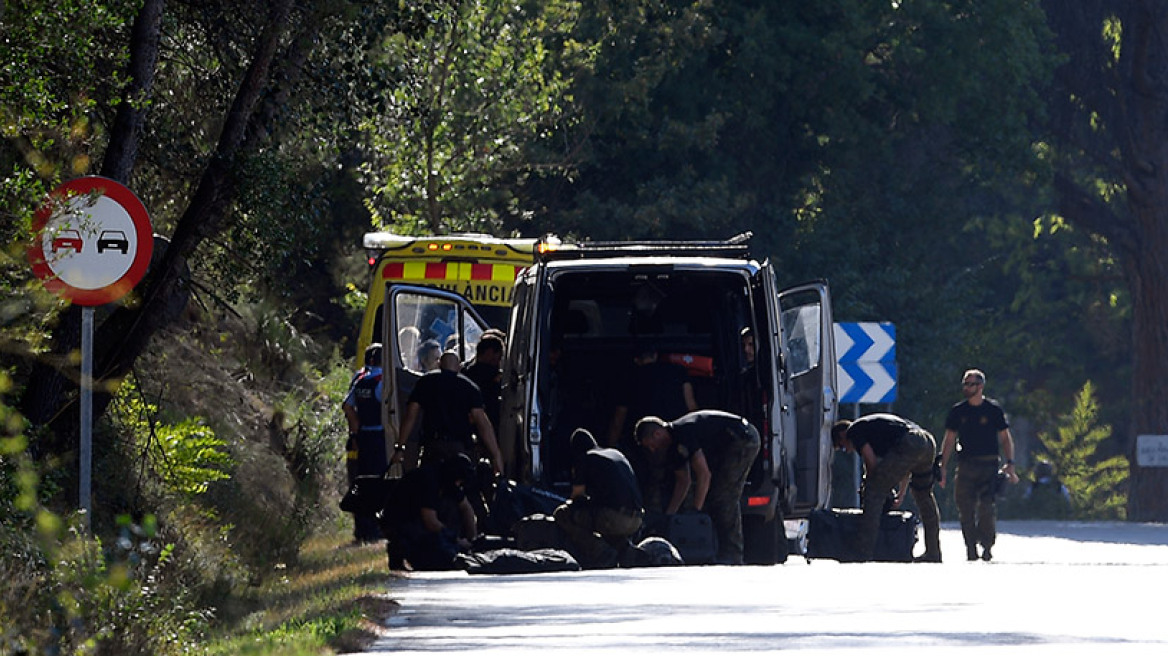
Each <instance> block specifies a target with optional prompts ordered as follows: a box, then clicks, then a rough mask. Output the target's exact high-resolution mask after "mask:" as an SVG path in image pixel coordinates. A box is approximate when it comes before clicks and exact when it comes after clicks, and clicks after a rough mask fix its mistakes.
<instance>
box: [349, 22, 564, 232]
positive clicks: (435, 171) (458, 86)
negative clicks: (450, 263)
mask: <svg viewBox="0 0 1168 656" xmlns="http://www.w3.org/2000/svg"><path fill="white" fill-rule="evenodd" d="M574 20H575V5H574V3H568V2H520V3H515V2H502V1H499V0H465V1H458V2H445V3H422V4H420V5H403V7H402V9H401V10H400V11H399V12H397V13H396V14H395V15H394V20H393V21H391V22H390V23H388V24H387V25H386V26H385V30H386V34H384V35H383V37H382V38H383V45H382V46H381V47H380V48H379V49H378V51H376V53H375V54H374V55H373V59H374V61H373V62H371V63H372V65H373V66H374V67H375V68H376V69H377V71H379V73H377V74H378V75H379V76H381V77H384V78H386V79H389V80H392V82H393V83H392V84H389V85H385V86H383V87H381V88H379V89H378V90H377V91H378V92H380V93H381V94H383V102H382V106H383V107H384V110H383V111H382V112H380V113H379V114H377V115H374V116H371V117H369V118H368V119H367V120H366V121H365V122H364V123H363V125H362V131H363V133H364V134H366V135H367V136H368V140H369V143H370V145H371V148H370V153H369V155H370V157H369V160H368V162H367V163H366V164H365V167H364V168H365V170H366V171H367V172H368V175H369V177H370V180H371V184H372V185H373V186H374V192H375V194H374V195H373V197H372V198H371V204H372V206H373V208H374V209H375V211H376V213H377V215H378V222H379V223H380V224H381V225H382V226H385V227H392V228H394V229H396V230H398V231H401V232H404V233H407V234H413V233H419V232H420V233H429V234H440V233H444V232H451V231H477V232H489V233H494V234H500V233H503V234H506V233H508V232H512V231H514V230H515V229H516V228H517V227H518V224H519V223H520V220H519V217H517V216H516V214H517V213H516V210H515V206H514V204H515V201H514V196H515V189H516V187H518V186H521V185H522V179H523V177H524V176H525V175H526V171H527V170H528V165H527V163H526V162H525V161H524V159H523V157H524V154H525V151H526V146H527V145H528V144H529V143H531V142H533V141H535V140H536V138H537V137H538V136H539V135H540V134H541V133H543V132H544V131H545V130H547V129H548V127H549V126H551V125H553V124H555V123H556V122H557V121H561V120H563V118H564V116H563V115H564V113H565V111H566V110H567V109H568V106H567V105H566V103H565V99H564V98H563V94H564V92H565V87H566V84H567V79H566V78H565V74H564V71H563V70H562V68H563V66H564V64H563V60H565V59H567V60H569V61H570V60H571V59H572V57H571V55H570V48H571V45H570V44H566V45H567V48H568V50H566V51H565V50H561V51H560V52H559V53H558V55H557V56H556V58H555V59H554V60H553V55H552V53H551V52H550V49H551V47H553V44H560V45H565V42H566V41H567V37H566V30H567V29H568V28H569V27H570V26H571V25H572V24H573V23H574Z"/></svg>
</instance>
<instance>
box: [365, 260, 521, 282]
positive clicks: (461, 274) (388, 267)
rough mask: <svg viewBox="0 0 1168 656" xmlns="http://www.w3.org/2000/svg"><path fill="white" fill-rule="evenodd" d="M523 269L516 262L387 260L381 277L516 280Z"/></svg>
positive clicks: (399, 278) (432, 279) (398, 278)
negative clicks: (479, 262)
mask: <svg viewBox="0 0 1168 656" xmlns="http://www.w3.org/2000/svg"><path fill="white" fill-rule="evenodd" d="M522 269H523V267H522V266H516V265H514V264H478V263H474V262H386V263H385V266H384V267H382V269H381V277H382V278H385V279H386V280H419V281H430V282H433V281H437V280H480V281H496V282H507V283H510V282H514V281H515V276H517V275H519V272H520V271H521V270H522Z"/></svg>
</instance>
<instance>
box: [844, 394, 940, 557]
mask: <svg viewBox="0 0 1168 656" xmlns="http://www.w3.org/2000/svg"><path fill="white" fill-rule="evenodd" d="M831 441H832V443H833V444H834V445H835V447H836V448H837V449H845V450H847V451H854V452H856V453H859V454H860V458H861V459H862V460H863V461H864V500H863V503H864V515H863V517H862V518H861V520H860V528H859V531H858V532H857V534H856V544H855V545H854V547H855V551H856V556H857V558H859V559H860V560H871V559H872V556H873V554H874V552H875V549H876V538H877V535H878V533H879V531H880V517H881V515H883V514H884V501H885V499H886V498H887V495H888V492H889V491H891V490H892V489H893V488H896V490H897V495H896V501H895V504H894V505H895V506H899V505H900V503H901V502H902V501H903V500H904V494H905V487H906V486H908V487H910V488H911V489H912V495H913V500H914V501H916V503H917V510H918V512H920V516H921V524H922V525H923V526H924V529H925V553H924V554H922V555H921V556H920V557H919V558H917V560H918V561H920V562H930V563H939V562H941V539H940V536H941V515H940V513H939V512H938V511H937V499H936V497H934V496H933V462H934V460H935V459H936V457H937V442H936V440H934V439H933V436H932V435H931V434H929V432H928V431H926V430H924V429H923V428H921V427H920V426H918V425H916V424H914V423H913V422H911V421H909V420H907V419H903V418H901V417H897V416H896V415H892V414H885V413H876V414H871V415H865V416H863V417H860V418H859V419H857V420H855V421H847V420H843V421H838V422H836V424H835V425H834V426H832V428H831ZM910 479H911V483H910Z"/></svg>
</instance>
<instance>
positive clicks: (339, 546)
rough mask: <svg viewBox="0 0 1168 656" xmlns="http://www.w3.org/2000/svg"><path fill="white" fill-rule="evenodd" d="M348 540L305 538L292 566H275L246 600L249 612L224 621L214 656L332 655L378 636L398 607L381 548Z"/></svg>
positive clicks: (339, 537) (357, 648) (213, 648)
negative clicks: (390, 595) (296, 559)
mask: <svg viewBox="0 0 1168 656" xmlns="http://www.w3.org/2000/svg"><path fill="white" fill-rule="evenodd" d="M349 540H350V538H349V536H348V535H345V534H343V533H342V532H340V531H338V532H337V533H335V534H333V535H327V536H318V537H314V538H311V539H309V540H308V541H307V542H306V543H305V544H304V546H303V547H302V548H301V551H300V557H299V560H298V562H297V564H296V565H294V566H284V565H277V566H276V569H277V571H276V572H273V573H272V575H271V576H269V577H267V580H266V581H265V582H264V583H263V585H261V586H259V587H258V588H256V589H254V590H253V591H251V592H250V593H249V594H248V598H247V599H246V600H245V607H246V608H250V609H251V610H250V612H247V611H245V612H244V613H243V614H240V615H237V616H236V617H234V618H230V619H229V618H223V619H225V620H226V621H225V622H224V625H223V626H222V627H221V635H220V636H219V637H218V638H217V639H216V640H215V641H214V643H213V644H212V645H211V647H210V651H211V653H213V654H253V655H256V656H262V655H265V654H273V655H274V654H280V655H281V656H284V655H290V654H333V653H346V652H352V651H360V650H362V649H363V648H365V647H367V646H368V645H369V644H370V643H371V642H373V641H374V640H376V639H377V638H378V637H380V636H381V635H382V634H383V633H384V631H385V629H384V620H385V618H386V617H388V616H389V615H391V614H392V613H393V612H394V611H395V610H396V608H397V603H396V602H394V601H393V600H392V599H390V597H389V592H390V586H391V584H392V577H391V575H390V574H389V572H388V570H387V569H386V562H385V550H384V548H383V547H381V546H380V545H368V546H352V545H350V544H349Z"/></svg>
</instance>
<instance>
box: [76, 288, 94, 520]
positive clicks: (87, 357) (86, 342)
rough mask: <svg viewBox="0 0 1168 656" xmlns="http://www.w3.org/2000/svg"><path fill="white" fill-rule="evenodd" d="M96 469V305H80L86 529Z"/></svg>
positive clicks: (82, 483) (82, 486) (82, 491)
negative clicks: (94, 460) (94, 404)
mask: <svg viewBox="0 0 1168 656" xmlns="http://www.w3.org/2000/svg"><path fill="white" fill-rule="evenodd" d="M92 471H93V308H92V307H83V308H81V472H80V481H79V482H78V489H79V494H80V496H81V503H80V508H81V512H82V521H83V522H84V523H85V530H86V531H87V532H88V531H89V528H90V517H92V516H93V513H92V510H93V509H92V508H91V500H92V498H93V496H92V494H91V488H92V480H93V479H92Z"/></svg>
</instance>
